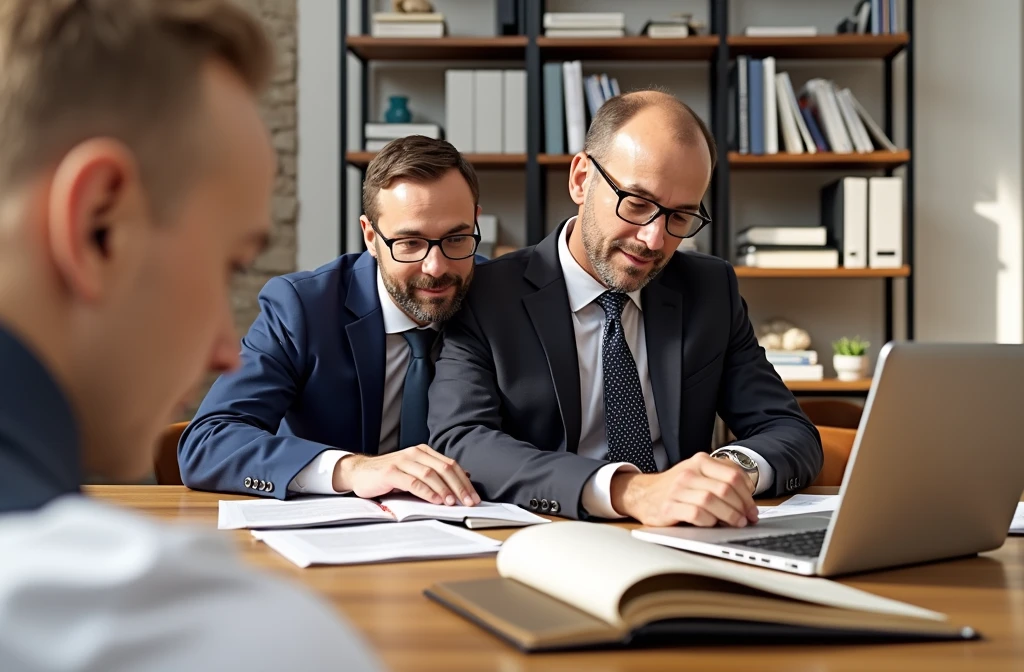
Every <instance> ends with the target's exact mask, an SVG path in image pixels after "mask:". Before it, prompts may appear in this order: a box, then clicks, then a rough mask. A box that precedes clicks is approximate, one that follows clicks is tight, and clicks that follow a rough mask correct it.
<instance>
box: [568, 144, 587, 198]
mask: <svg viewBox="0 0 1024 672" xmlns="http://www.w3.org/2000/svg"><path fill="white" fill-rule="evenodd" d="M588 175H590V161H588V160H587V155H586V154H583V153H582V152H580V153H579V154H577V155H576V156H574V157H572V164H571V165H570V166H569V197H570V198H572V202H573V203H575V204H576V205H583V200H584V196H585V195H586V193H587V191H586V181H587V176H588Z"/></svg>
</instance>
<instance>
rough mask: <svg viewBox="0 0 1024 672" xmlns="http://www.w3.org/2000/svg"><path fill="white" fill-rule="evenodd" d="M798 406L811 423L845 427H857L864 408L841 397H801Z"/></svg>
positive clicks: (820, 425)
mask: <svg viewBox="0 0 1024 672" xmlns="http://www.w3.org/2000/svg"><path fill="white" fill-rule="evenodd" d="M799 403H800V408H802V409H803V411H804V413H806V414H807V417H808V418H809V419H810V421H811V422H812V423H814V424H815V425H817V426H819V427H822V426H824V427H845V428H847V429H857V426H858V425H860V416H861V414H862V413H863V412H864V409H863V408H862V407H861V406H860V405H859V404H855V403H853V402H852V401H844V400H843V399H801V400H800V402H799Z"/></svg>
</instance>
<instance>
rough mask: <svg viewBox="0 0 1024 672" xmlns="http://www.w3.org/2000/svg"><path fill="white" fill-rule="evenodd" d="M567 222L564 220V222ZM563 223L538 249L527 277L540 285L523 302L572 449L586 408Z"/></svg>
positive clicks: (568, 443) (566, 441) (534, 253)
mask: <svg viewBox="0 0 1024 672" xmlns="http://www.w3.org/2000/svg"><path fill="white" fill-rule="evenodd" d="M564 225H565V223H564V222H563V224H562V226H564ZM561 228H562V227H559V228H558V230H556V231H555V232H554V233H552V234H551V235H549V236H548V237H547V238H545V239H544V240H543V241H541V243H540V244H538V245H537V247H536V248H535V249H534V252H533V255H532V256H531V257H530V262H529V264H528V265H527V267H526V274H525V278H526V279H527V280H528V281H529V282H531V283H533V285H534V286H536V287H537V288H538V290H537V291H536V292H534V293H533V294H527V295H526V296H524V297H523V305H524V306H525V307H526V312H527V314H528V315H529V316H530V321H531V322H532V323H533V328H534V330H535V331H536V332H537V337H538V338H539V339H540V343H541V346H542V347H543V348H544V355H545V356H546V357H547V360H548V369H549V370H550V372H551V380H552V382H553V383H554V387H555V397H556V398H557V399H558V410H559V412H560V413H561V416H562V425H563V426H564V428H565V447H566V450H567V451H569V452H572V453H575V452H576V449H577V448H578V447H579V441H580V429H581V425H582V423H583V419H582V415H583V412H582V410H581V409H580V368H579V360H578V358H577V357H578V356H577V354H576V331H575V330H574V329H573V326H572V311H571V310H570V309H569V296H568V294H567V293H566V289H565V278H564V277H562V268H561V266H560V265H559V262H558V236H559V235H560V231H561Z"/></svg>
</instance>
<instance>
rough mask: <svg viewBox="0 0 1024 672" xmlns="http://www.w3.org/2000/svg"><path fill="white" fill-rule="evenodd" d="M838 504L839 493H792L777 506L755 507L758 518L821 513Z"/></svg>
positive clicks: (834, 507) (833, 509)
mask: <svg viewBox="0 0 1024 672" xmlns="http://www.w3.org/2000/svg"><path fill="white" fill-rule="evenodd" d="M838 506H839V495H803V494H801V495H793V496H792V497H790V498H789V499H787V500H786V501H784V502H782V503H781V504H779V505H778V506H759V507H757V517H758V519H764V518H780V517H782V516H794V515H796V514H799V513H821V512H823V511H835V510H836V508H838Z"/></svg>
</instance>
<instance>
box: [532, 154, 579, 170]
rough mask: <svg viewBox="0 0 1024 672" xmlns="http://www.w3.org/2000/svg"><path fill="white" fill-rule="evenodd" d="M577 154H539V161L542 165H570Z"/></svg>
mask: <svg viewBox="0 0 1024 672" xmlns="http://www.w3.org/2000/svg"><path fill="white" fill-rule="evenodd" d="M573 156H575V154H538V155H537V163H539V164H540V165H542V166H567V167H568V166H569V164H571V163H572V157H573Z"/></svg>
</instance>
